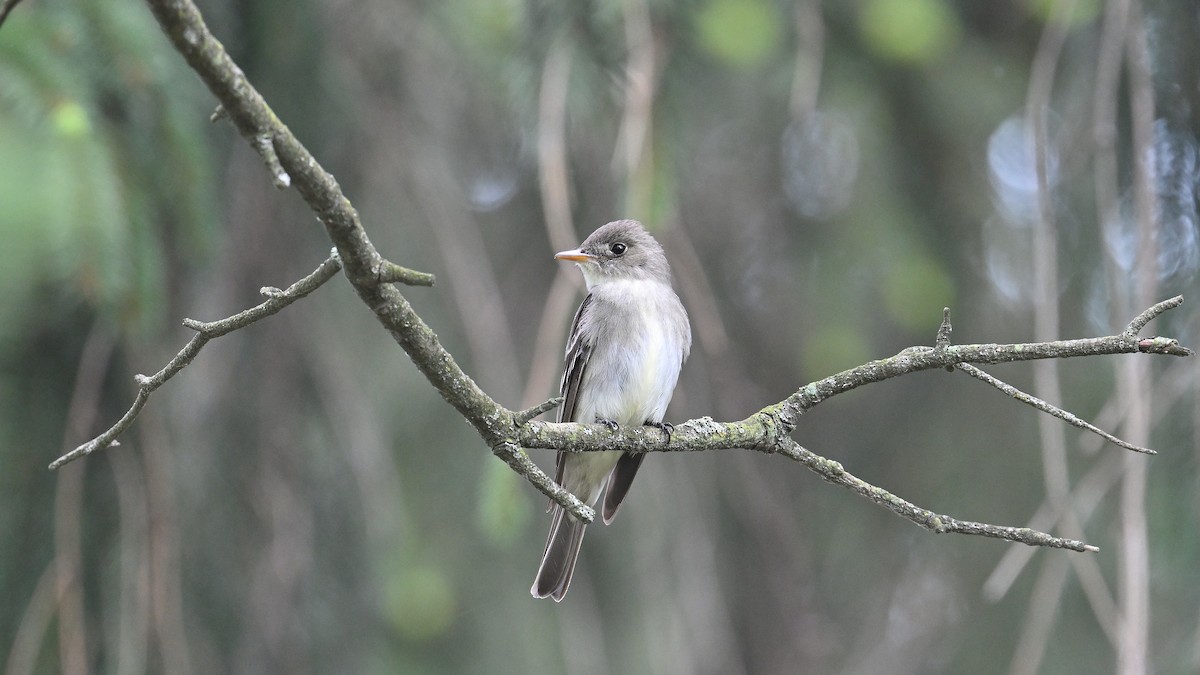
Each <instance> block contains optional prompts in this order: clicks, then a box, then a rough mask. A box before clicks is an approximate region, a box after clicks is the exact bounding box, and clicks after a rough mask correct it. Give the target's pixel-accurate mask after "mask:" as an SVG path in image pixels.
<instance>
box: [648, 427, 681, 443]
mask: <svg viewBox="0 0 1200 675" xmlns="http://www.w3.org/2000/svg"><path fill="white" fill-rule="evenodd" d="M646 426H648V427H654V428H655V429H662V432H663V433H664V434H666V435H667V442H668V443H670V442H671V432H673V431H675V425H674V424H671V423H670V422H646Z"/></svg>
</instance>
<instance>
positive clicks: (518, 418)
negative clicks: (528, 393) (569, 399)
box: [513, 396, 563, 426]
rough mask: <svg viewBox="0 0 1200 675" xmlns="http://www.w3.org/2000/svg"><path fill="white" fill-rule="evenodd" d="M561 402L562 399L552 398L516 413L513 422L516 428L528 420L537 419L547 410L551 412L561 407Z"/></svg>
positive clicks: (559, 397) (558, 397)
mask: <svg viewBox="0 0 1200 675" xmlns="http://www.w3.org/2000/svg"><path fill="white" fill-rule="evenodd" d="M562 402H563V397H561V396H555V397H554V398H552V399H550V400H549V401H545V402H542V403H539V404H537V405H535V406H533V407H532V408H527V409H525V410H522V411H520V412H518V413H515V414H514V415H513V422H514V423H515V424H516V425H517V426H520V425H522V424H525V423H526V422H528V421H529V420H531V419H533V418H535V417H537V416H538V415H541V414H542V413H544V412H546V411H547V410H553V409H555V408H557V407H558V406H560V405H562Z"/></svg>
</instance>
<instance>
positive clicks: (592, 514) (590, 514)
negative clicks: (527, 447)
mask: <svg viewBox="0 0 1200 675" xmlns="http://www.w3.org/2000/svg"><path fill="white" fill-rule="evenodd" d="M492 452H493V453H495V455H496V456H497V457H499V458H500V459H502V460H504V462H505V463H506V464H508V465H509V466H510V467H512V470H513V471H516V472H517V473H518V474H520V475H522V476H524V477H525V479H526V480H528V481H529V482H530V484H531V485H533V486H534V487H535V488H537V489H538V490H539V491H541V493H542V494H544V495H546V496H547V497H549V498H550V499H552V500H554V502H555V503H556V504H558V505H559V506H561V507H563V508H564V509H566V510H567V512H569V513H570V514H571V515H573V516H575V517H576V518H578V519H580V520H582V521H583V522H585V523H590V522H592V521H593V520H595V519H596V511H595V509H593V508H592V507H590V506H588V505H587V504H584V503H583V502H581V501H579V498H578V497H576V496H575V495H573V494H571V493H570V491H568V490H567V489H565V488H564V487H563V486H561V485H559V484H558V483H555V482H554V480H553V479H552V478H550V476H547V475H546V472H544V471H542V470H541V469H539V468H538V465H537V464H534V463H533V460H532V459H529V455H527V454H525V451H524V450H522V449H521V448H519V447H517V446H516V445H514V444H513V443H510V442H508V441H504V442H501V443H498V444H496V446H495V447H493V448H492Z"/></svg>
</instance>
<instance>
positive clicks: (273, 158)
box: [254, 134, 292, 190]
mask: <svg viewBox="0 0 1200 675" xmlns="http://www.w3.org/2000/svg"><path fill="white" fill-rule="evenodd" d="M254 149H255V150H257V151H258V156H259V157H262V160H263V162H265V163H266V165H267V170H269V171H270V172H271V180H272V181H274V182H275V187H276V188H278V189H280V190H283V189H284V188H287V187H290V186H291V184H292V177H291V176H289V175H288V172H287V171H284V170H283V166H282V165H280V164H279V155H276V154H275V143H274V141H272V140H271V135H270V134H259V135H258V137H257V138H255V139H254Z"/></svg>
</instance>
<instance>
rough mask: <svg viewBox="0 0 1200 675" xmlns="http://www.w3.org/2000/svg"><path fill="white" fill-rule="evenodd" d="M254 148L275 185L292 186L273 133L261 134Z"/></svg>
mask: <svg viewBox="0 0 1200 675" xmlns="http://www.w3.org/2000/svg"><path fill="white" fill-rule="evenodd" d="M221 110H224V108H221ZM214 114H215V113H214ZM254 149H255V150H257V151H258V156H259V157H262V160H263V162H265V163H266V165H267V169H268V170H269V171H270V172H271V180H272V182H274V183H275V187H276V188H278V189H280V190H282V189H284V188H287V187H289V186H291V184H292V177H291V176H289V175H288V172H287V171H285V170H284V168H283V165H282V164H280V163H279V155H278V154H276V153H275V140H274V139H273V138H272V136H271V134H259V135H258V137H257V138H255V139H254Z"/></svg>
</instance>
